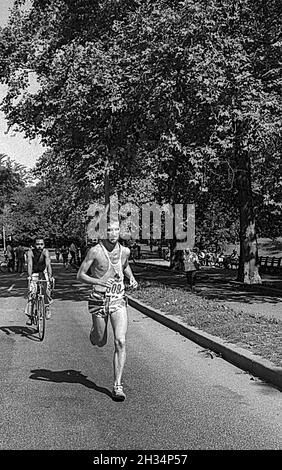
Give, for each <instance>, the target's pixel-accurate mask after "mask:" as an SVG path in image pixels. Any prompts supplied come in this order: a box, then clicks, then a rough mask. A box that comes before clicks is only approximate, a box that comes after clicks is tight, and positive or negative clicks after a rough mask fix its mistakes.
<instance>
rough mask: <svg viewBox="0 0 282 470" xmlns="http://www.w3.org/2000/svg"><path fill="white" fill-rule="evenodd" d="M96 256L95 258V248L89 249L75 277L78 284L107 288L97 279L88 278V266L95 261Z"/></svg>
mask: <svg viewBox="0 0 282 470" xmlns="http://www.w3.org/2000/svg"><path fill="white" fill-rule="evenodd" d="M96 256H97V248H96V247H95V246H94V247H92V248H90V250H89V251H88V253H87V255H86V257H85V258H84V260H83V261H82V263H81V266H80V268H79V270H78V273H77V276H76V277H77V279H78V280H79V281H80V282H85V283H86V284H91V285H99V286H107V284H105V282H103V281H100V279H99V278H97V277H92V276H88V274H87V272H88V270H89V269H90V266H91V265H92V263H93V261H94V260H95V259H96Z"/></svg>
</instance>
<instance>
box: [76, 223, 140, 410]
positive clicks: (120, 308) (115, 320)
mask: <svg viewBox="0 0 282 470" xmlns="http://www.w3.org/2000/svg"><path fill="white" fill-rule="evenodd" d="M119 231H120V228H119V222H118V221H115V222H111V223H110V224H109V225H108V228H107V239H101V240H99V242H98V244H97V245H95V246H93V247H91V248H90V249H89V250H88V252H87V255H86V257H85V259H84V261H83V262H82V264H81V266H80V268H79V271H78V273H77V279H78V280H79V281H81V282H85V283H87V284H90V285H92V292H91V294H90V298H89V301H88V309H89V313H90V314H91V315H92V322H93V325H92V328H91V332H90V341H91V343H92V344H93V345H94V346H98V347H102V346H104V345H105V344H106V342H107V324H108V320H109V319H110V322H111V325H112V328H113V333H114V346H115V349H114V361H113V364H114V384H113V391H112V396H113V398H115V399H116V400H120V401H122V400H124V399H125V398H126V396H125V393H124V391H123V386H122V382H121V379H122V373H123V369H124V364H125V359H126V350H125V338H126V333H127V323H128V317H127V305H126V300H125V296H124V289H125V286H124V275H125V276H126V277H127V278H128V279H129V282H130V286H132V287H133V288H135V287H137V282H136V280H135V278H134V276H133V274H132V271H131V268H130V266H129V262H128V260H129V255H130V249H129V248H127V247H124V246H122V245H121V244H120V243H119V242H118V239H119ZM89 270H90V272H89V273H88V271H89Z"/></svg>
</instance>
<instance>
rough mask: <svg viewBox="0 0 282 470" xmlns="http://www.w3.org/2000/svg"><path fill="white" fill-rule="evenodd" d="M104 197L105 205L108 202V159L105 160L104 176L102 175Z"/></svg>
mask: <svg viewBox="0 0 282 470" xmlns="http://www.w3.org/2000/svg"><path fill="white" fill-rule="evenodd" d="M104 197H105V205H106V206H107V205H109V204H110V169H109V160H108V159H107V160H106V168H105V177H104Z"/></svg>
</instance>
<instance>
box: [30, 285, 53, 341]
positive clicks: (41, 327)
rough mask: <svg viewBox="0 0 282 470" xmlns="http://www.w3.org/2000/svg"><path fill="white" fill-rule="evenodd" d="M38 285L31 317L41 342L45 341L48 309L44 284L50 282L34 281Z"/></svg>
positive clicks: (33, 299)
mask: <svg viewBox="0 0 282 470" xmlns="http://www.w3.org/2000/svg"><path fill="white" fill-rule="evenodd" d="M32 282H34V283H36V292H35V296H34V298H32V304H31V316H32V321H33V323H34V325H35V326H36V327H37V332H38V336H39V339H40V341H43V339H44V335H45V320H46V318H45V315H46V308H45V302H44V293H43V290H42V289H43V284H44V283H47V282H49V281H46V280H44V279H38V280H34V281H32Z"/></svg>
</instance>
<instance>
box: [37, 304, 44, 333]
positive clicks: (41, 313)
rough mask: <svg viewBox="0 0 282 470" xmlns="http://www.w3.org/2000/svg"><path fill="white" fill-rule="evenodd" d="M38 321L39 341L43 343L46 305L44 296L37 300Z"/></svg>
mask: <svg viewBox="0 0 282 470" xmlns="http://www.w3.org/2000/svg"><path fill="white" fill-rule="evenodd" d="M37 319H38V335H39V339H40V341H43V339H44V334H45V304H44V297H43V296H39V297H38V300H37Z"/></svg>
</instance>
